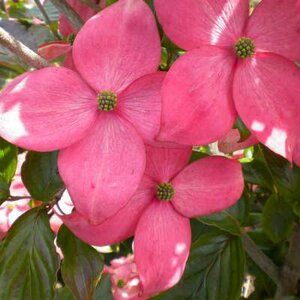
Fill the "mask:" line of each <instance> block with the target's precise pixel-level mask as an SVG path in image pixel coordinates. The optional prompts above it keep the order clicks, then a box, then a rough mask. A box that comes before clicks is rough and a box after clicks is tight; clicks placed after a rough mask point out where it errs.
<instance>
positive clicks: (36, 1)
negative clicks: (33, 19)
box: [34, 0, 60, 39]
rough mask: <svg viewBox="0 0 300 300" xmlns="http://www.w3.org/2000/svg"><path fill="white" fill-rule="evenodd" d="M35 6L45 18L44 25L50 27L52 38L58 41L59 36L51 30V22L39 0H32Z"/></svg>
mask: <svg viewBox="0 0 300 300" xmlns="http://www.w3.org/2000/svg"><path fill="white" fill-rule="evenodd" d="M34 2H35V4H36V6H37V7H38V9H39V10H40V12H41V13H42V15H43V16H44V18H45V22H46V24H48V26H49V27H50V30H51V31H52V32H53V34H54V36H55V37H57V38H58V39H60V36H59V35H58V34H57V32H56V31H55V30H54V29H53V27H52V26H51V23H52V22H51V20H50V18H49V16H48V14H47V12H46V10H45V9H44V6H43V5H42V3H41V2H40V0H34Z"/></svg>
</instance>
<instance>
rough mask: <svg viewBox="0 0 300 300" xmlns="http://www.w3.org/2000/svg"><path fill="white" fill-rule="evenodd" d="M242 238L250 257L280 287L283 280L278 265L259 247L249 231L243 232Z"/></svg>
mask: <svg viewBox="0 0 300 300" xmlns="http://www.w3.org/2000/svg"><path fill="white" fill-rule="evenodd" d="M241 238H242V241H243V244H244V248H245V250H246V252H247V254H248V255H249V256H250V258H251V259H252V260H253V261H254V262H255V263H256V264H257V266H258V267H259V268H260V269H261V270H262V271H264V272H265V273H266V274H267V275H268V276H269V277H270V278H271V279H272V280H273V281H274V282H275V283H276V285H277V286H278V287H280V286H281V282H280V274H279V269H278V267H277V266H276V265H275V264H274V263H273V261H272V260H271V259H270V258H269V257H268V256H267V255H265V254H264V252H263V251H262V250H260V249H259V248H258V246H257V245H256V244H255V243H254V242H253V240H252V239H251V238H250V237H249V235H248V234H247V233H245V232H243V233H242V235H241Z"/></svg>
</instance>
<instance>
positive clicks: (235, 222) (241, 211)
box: [198, 193, 249, 236]
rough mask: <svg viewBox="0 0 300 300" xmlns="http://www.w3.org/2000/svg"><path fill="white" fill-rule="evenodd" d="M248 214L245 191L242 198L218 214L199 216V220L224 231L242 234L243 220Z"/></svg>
mask: <svg viewBox="0 0 300 300" xmlns="http://www.w3.org/2000/svg"><path fill="white" fill-rule="evenodd" d="M248 214H249V206H248V199H247V196H246V194H245V193H244V194H243V196H242V197H241V199H240V200H239V201H238V202H237V203H236V204H235V205H233V206H232V207H230V208H229V209H227V210H224V211H222V212H220V213H217V214H213V215H209V216H204V217H201V218H198V220H199V221H200V222H202V223H204V224H207V225H210V226H214V227H217V228H219V229H221V230H223V231H226V232H228V233H231V234H233V235H237V236H239V235H240V234H241V222H242V223H245V221H246V219H247V217H248Z"/></svg>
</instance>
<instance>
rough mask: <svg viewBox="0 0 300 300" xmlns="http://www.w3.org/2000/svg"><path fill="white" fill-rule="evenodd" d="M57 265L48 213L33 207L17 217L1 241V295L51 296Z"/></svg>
mask: <svg viewBox="0 0 300 300" xmlns="http://www.w3.org/2000/svg"><path fill="white" fill-rule="evenodd" d="M57 269H58V257H57V254H56V252H55V247H54V234H53V233H52V231H51V229H50V226H49V219H48V216H47V213H46V211H45V210H44V209H43V208H34V209H32V210H30V211H28V212H27V213H25V214H24V215H23V216H22V217H20V218H19V219H18V220H17V221H16V223H15V224H14V225H13V227H12V228H11V229H10V231H9V233H8V235H7V237H6V238H5V240H4V241H3V242H2V243H1V245H0V299H1V300H12V299H26V300H37V299H52V298H53V296H54V284H55V281H56V271H57Z"/></svg>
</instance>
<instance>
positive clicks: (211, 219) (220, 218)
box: [198, 211, 241, 235]
mask: <svg viewBox="0 0 300 300" xmlns="http://www.w3.org/2000/svg"><path fill="white" fill-rule="evenodd" d="M198 220H199V221H200V222H202V223H204V224H207V225H210V226H215V227H217V228H219V229H221V230H224V231H227V232H229V233H231V234H233V235H240V234H241V229H240V224H239V221H238V220H237V219H236V218H235V217H233V216H232V215H231V214H229V213H228V212H227V211H222V212H220V213H218V214H213V215H209V216H205V217H201V218H198Z"/></svg>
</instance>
